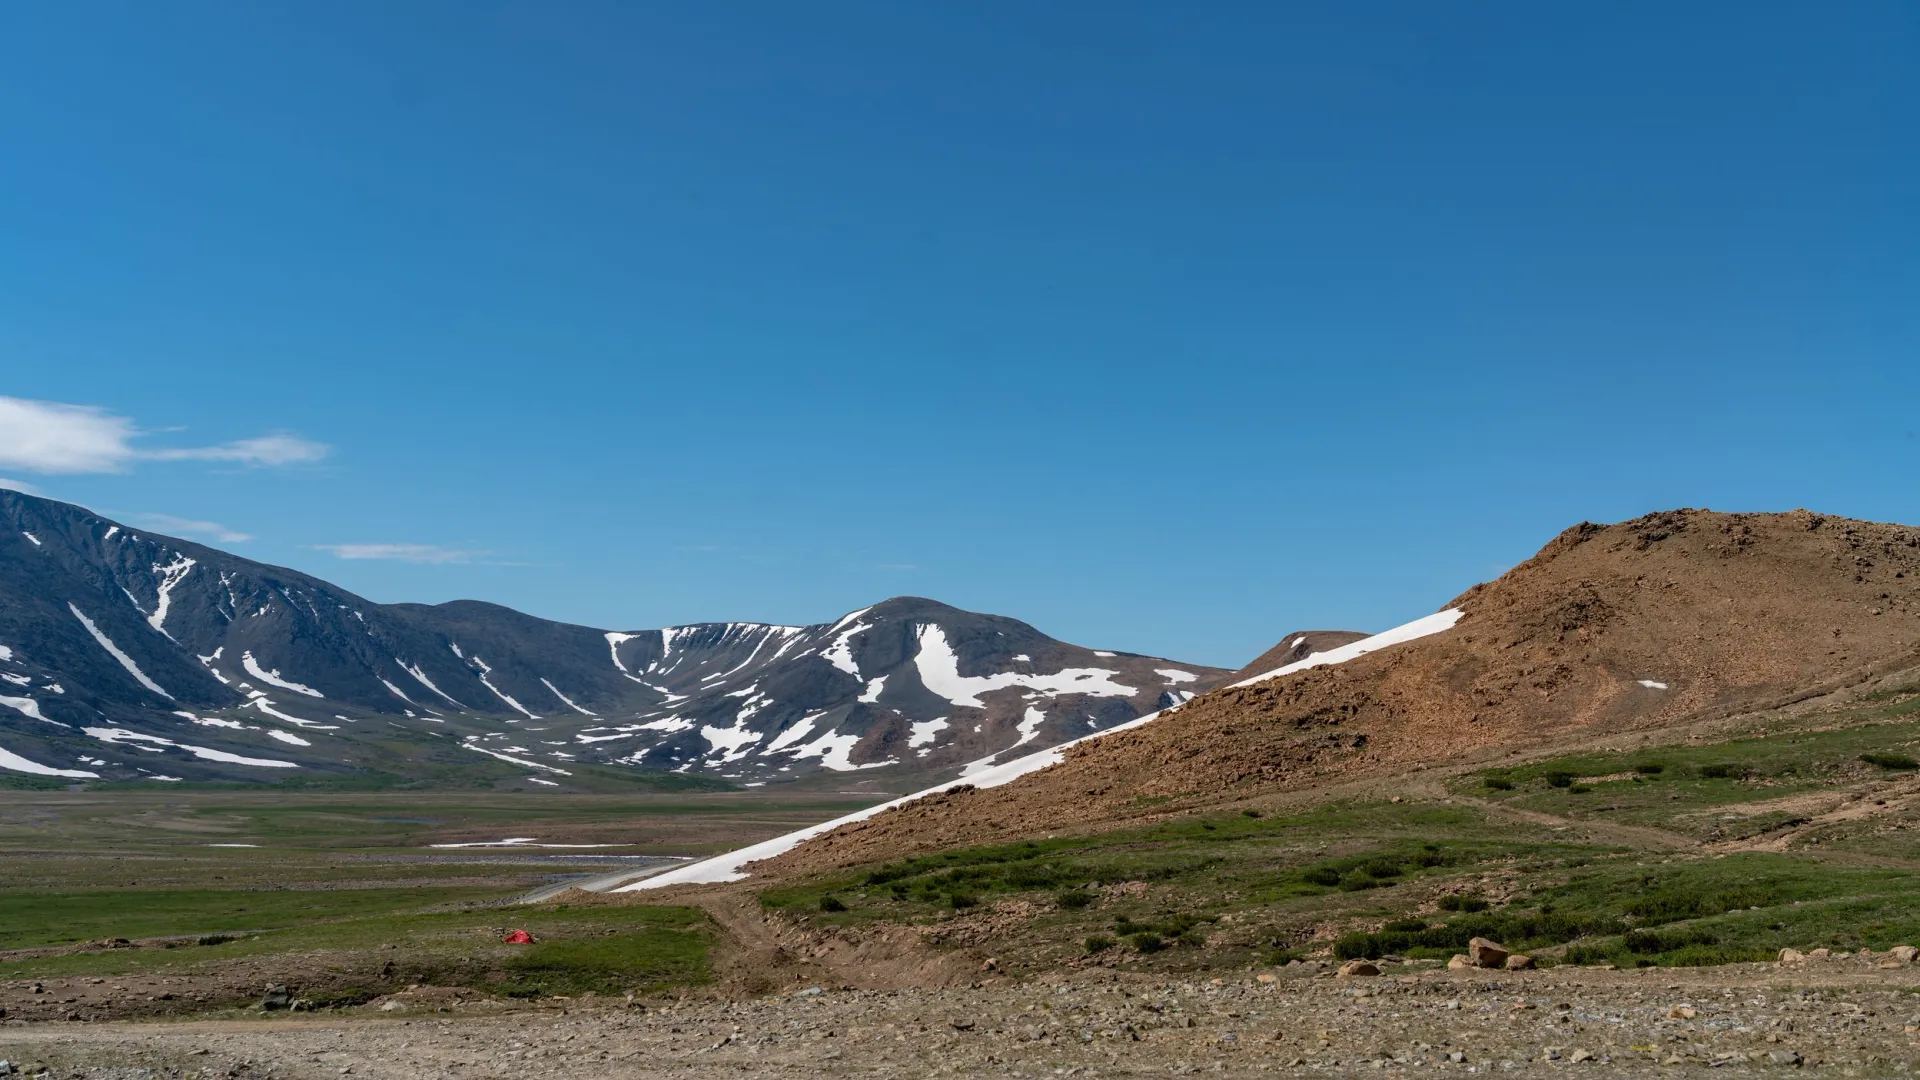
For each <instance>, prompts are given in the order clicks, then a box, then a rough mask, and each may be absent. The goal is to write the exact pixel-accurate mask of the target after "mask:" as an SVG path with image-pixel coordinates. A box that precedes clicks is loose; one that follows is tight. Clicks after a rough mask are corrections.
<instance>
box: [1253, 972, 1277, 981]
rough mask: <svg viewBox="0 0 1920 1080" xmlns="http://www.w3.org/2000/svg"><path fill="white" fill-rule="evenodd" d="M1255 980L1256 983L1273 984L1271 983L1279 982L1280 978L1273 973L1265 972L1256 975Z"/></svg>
mask: <svg viewBox="0 0 1920 1080" xmlns="http://www.w3.org/2000/svg"><path fill="white" fill-rule="evenodd" d="M1253 979H1254V981H1255V982H1263V983H1271V982H1279V981H1280V976H1278V975H1275V974H1274V973H1273V972H1271V971H1263V972H1261V973H1260V974H1258V975H1255V976H1254V977H1253Z"/></svg>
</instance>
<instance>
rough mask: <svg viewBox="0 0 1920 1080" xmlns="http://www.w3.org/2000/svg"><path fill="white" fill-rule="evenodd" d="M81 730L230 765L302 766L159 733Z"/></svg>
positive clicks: (108, 740)
mask: <svg viewBox="0 0 1920 1080" xmlns="http://www.w3.org/2000/svg"><path fill="white" fill-rule="evenodd" d="M81 730H82V731H84V732H86V733H87V734H88V735H91V736H93V737H94V738H96V739H99V740H100V741H101V742H105V743H121V744H132V745H133V746H134V748H135V749H139V750H145V749H148V747H145V746H141V745H139V744H141V743H156V744H158V745H159V746H161V747H165V748H173V749H180V750H185V751H186V752H187V753H189V754H192V755H193V756H194V757H197V758H200V759H201V760H203V761H219V762H224V763H226V764H228V765H253V766H257V767H259V768H263V769H297V768H299V767H300V766H299V765H297V764H295V763H294V762H291V761H280V760H277V759H274V758H250V757H242V756H241V755H239V754H229V753H227V752H226V751H225V750H213V749H210V748H208V747H205V746H189V745H188V744H186V743H178V742H174V741H173V740H172V739H163V738H161V737H160V736H158V735H142V734H141V733H140V732H137V731H128V730H127V729H126V728H97V727H90V728H82V729H81Z"/></svg>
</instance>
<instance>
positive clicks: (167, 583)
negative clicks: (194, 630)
mask: <svg viewBox="0 0 1920 1080" xmlns="http://www.w3.org/2000/svg"><path fill="white" fill-rule="evenodd" d="M193 567H194V561H193V560H192V559H189V558H187V557H186V556H185V555H178V554H176V555H175V556H174V560H173V562H171V563H169V564H167V565H166V566H162V565H160V564H159V563H154V564H153V572H154V573H156V574H159V575H160V599H159V600H158V601H156V602H155V603H154V605H153V614H151V615H149V616H147V624H148V625H149V626H152V627H153V628H154V629H155V630H158V631H160V632H161V633H163V634H167V627H166V622H167V607H168V606H169V605H171V604H172V603H173V587H174V586H176V585H178V584H180V583H181V582H182V581H184V580H186V577H187V571H189V570H191V569H193ZM136 606H137V605H136ZM167 636H168V637H172V636H173V635H172V634H167Z"/></svg>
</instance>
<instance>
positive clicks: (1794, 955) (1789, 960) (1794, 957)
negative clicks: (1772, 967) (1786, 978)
mask: <svg viewBox="0 0 1920 1080" xmlns="http://www.w3.org/2000/svg"><path fill="white" fill-rule="evenodd" d="M1806 958H1807V954H1806V953H1803V952H1801V951H1800V950H1799V949H1781V950H1780V962H1781V963H1783V964H1797V963H1799V962H1801V961H1802V960H1805V959H1806Z"/></svg>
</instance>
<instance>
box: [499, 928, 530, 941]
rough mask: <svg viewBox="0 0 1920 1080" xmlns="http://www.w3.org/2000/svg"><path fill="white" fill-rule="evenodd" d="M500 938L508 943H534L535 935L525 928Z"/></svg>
mask: <svg viewBox="0 0 1920 1080" xmlns="http://www.w3.org/2000/svg"><path fill="white" fill-rule="evenodd" d="M500 940H501V941H502V942H504V943H506V944H508V945H531V944H533V935H532V934H529V933H527V932H526V931H525V930H515V931H514V932H513V933H511V934H508V935H507V936H506V937H503V938H501V939H500Z"/></svg>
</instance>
